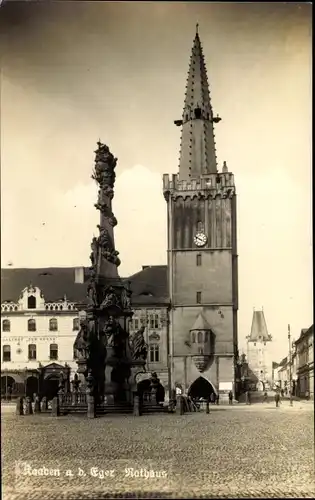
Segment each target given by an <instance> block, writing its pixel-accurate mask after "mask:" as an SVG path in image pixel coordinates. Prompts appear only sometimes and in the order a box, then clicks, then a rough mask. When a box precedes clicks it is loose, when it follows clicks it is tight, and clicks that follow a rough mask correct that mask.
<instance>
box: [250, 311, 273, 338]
mask: <svg viewBox="0 0 315 500" xmlns="http://www.w3.org/2000/svg"><path fill="white" fill-rule="evenodd" d="M248 340H249V341H251V342H257V341H261V342H266V341H269V340H271V336H270V335H269V333H268V329H267V324H266V320H265V315H264V311H255V310H254V312H253V320H252V327H251V331H250V335H249V338H248Z"/></svg>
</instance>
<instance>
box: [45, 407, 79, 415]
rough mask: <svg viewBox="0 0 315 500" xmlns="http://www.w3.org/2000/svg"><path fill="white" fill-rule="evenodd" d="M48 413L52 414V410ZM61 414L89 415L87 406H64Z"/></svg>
mask: <svg viewBox="0 0 315 500" xmlns="http://www.w3.org/2000/svg"><path fill="white" fill-rule="evenodd" d="M48 412H49V413H51V410H48ZM45 413H47V412H45ZM60 413H61V414H65V415H67V414H69V413H74V414H76V415H77V414H84V413H87V405H62V406H61V408H60Z"/></svg>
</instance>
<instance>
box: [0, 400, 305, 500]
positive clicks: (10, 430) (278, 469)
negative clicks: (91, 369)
mask: <svg viewBox="0 0 315 500" xmlns="http://www.w3.org/2000/svg"><path fill="white" fill-rule="evenodd" d="M313 415H314V412H313V406H312V405H311V404H308V405H307V404H304V405H303V404H300V403H296V404H295V405H294V407H293V408H290V407H289V404H288V403H287V404H285V403H284V404H282V405H281V407H280V408H277V409H276V408H275V407H274V405H272V404H269V405H268V404H262V405H252V406H250V407H246V406H241V405H238V406H235V407H232V408H229V407H223V406H222V407H220V406H219V407H216V408H212V409H211V412H210V414H209V415H207V414H205V413H202V412H200V413H194V414H187V415H184V416H181V417H179V416H175V415H151V416H142V417H132V416H114V417H113V416H112V417H103V418H99V419H95V420H87V419H86V418H85V417H71V416H66V417H60V418H52V417H50V416H47V415H39V416H22V417H16V416H15V415H14V410H11V411H4V410H3V411H2V458H3V462H2V481H3V492H4V497H3V498H4V499H5V500H9V499H10V500H11V499H12V500H13V499H14V500H17V499H23V500H28V499H43V500H45V499H57V498H58V499H86V498H106V496H107V497H112V496H113V495H119V496H120V495H121V496H125V495H127V494H128V493H129V495H128V497H129V498H130V497H132V496H133V495H137V496H144V497H148V496H151V497H157V496H158V497H164V498H183V497H185V496H186V497H190V498H193V497H202V496H204V497H230V498H231V497H232V498H233V497H235V498H240V497H243V498H244V497H248V498H250V497H251V498H253V497H273V498H281V497H290V498H295V497H305V498H312V497H313V495H314V493H315V487H314V432H313V430H314V429H313V428H314V418H313Z"/></svg>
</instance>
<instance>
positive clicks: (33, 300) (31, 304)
mask: <svg viewBox="0 0 315 500" xmlns="http://www.w3.org/2000/svg"><path fill="white" fill-rule="evenodd" d="M27 308H28V309H36V297H35V296H34V295H30V296H29V297H28V299H27Z"/></svg>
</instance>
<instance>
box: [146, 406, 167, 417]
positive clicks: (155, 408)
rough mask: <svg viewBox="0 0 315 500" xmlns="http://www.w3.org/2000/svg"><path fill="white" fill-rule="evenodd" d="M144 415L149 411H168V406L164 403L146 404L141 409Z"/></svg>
mask: <svg viewBox="0 0 315 500" xmlns="http://www.w3.org/2000/svg"><path fill="white" fill-rule="evenodd" d="M141 413H142V415H147V414H148V413H168V407H167V406H162V405H144V406H143V407H142V409H141Z"/></svg>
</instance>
